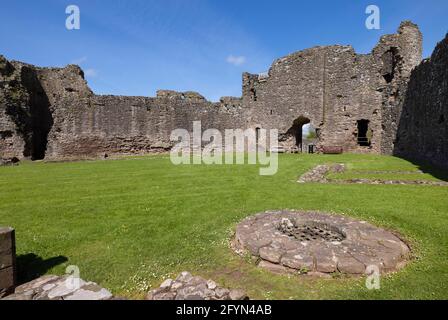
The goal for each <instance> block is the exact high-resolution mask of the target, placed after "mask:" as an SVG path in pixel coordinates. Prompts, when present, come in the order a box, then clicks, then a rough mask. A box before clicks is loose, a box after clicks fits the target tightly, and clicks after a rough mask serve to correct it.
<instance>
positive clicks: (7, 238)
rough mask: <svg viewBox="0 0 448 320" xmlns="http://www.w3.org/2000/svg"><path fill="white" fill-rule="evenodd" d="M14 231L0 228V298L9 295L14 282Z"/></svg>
mask: <svg viewBox="0 0 448 320" xmlns="http://www.w3.org/2000/svg"><path fill="white" fill-rule="evenodd" d="M15 264H16V244H15V234H14V229H12V228H5V227H0V298H2V297H3V296H5V295H7V294H9V293H11V291H12V290H13V289H14V286H15V284H16V283H15V280H16V266H15Z"/></svg>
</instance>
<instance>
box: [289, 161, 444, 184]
mask: <svg viewBox="0 0 448 320" xmlns="http://www.w3.org/2000/svg"><path fill="white" fill-rule="evenodd" d="M345 170H346V167H345V165H344V164H332V165H329V164H321V165H318V166H316V167H314V168H313V169H311V170H309V171H307V172H305V173H304V174H303V175H302V176H300V177H299V179H298V180H297V182H299V183H309V182H317V183H343V184H399V185H426V186H439V187H448V182H446V181H431V180H423V179H422V180H399V179H384V180H382V179H365V178H355V179H330V178H328V174H329V173H342V172H344V171H345ZM364 173H365V174H415V173H417V174H423V172H422V171H415V172H412V171H399V170H394V171H377V170H373V171H364Z"/></svg>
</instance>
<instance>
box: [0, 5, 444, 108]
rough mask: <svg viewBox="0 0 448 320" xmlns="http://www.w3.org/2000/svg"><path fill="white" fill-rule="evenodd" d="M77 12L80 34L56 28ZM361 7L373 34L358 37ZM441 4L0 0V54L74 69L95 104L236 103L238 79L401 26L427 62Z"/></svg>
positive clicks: (440, 25) (440, 24)
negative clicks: (171, 93)
mask: <svg viewBox="0 0 448 320" xmlns="http://www.w3.org/2000/svg"><path fill="white" fill-rule="evenodd" d="M70 4H75V5H78V6H79V8H80V10H81V29H80V30H72V31H69V30H67V29H66V28H65V20H66V18H67V14H66V13H65V8H66V7H67V6H68V5H70ZM369 4H375V5H378V6H379V7H380V9H381V30H367V29H366V28H365V24H364V23H365V19H366V18H367V15H366V14H365V9H366V7H367V6H368V5H369ZM447 16H448V1H446V0H426V1H421V0H387V1H379V0H371V1H364V0H337V1H335V0H333V1H323V0H322V1H319V0H315V1H300V0H276V1H274V0H270V1H266V0H257V1H256V0H238V1H237V0H157V1H155V0H109V1H105V0H70V1H64V0H39V1H25V0H14V1H9V0H8V1H7V0H3V1H1V3H0V39H1V41H0V54H3V55H5V56H6V57H7V58H8V59H14V60H21V61H25V62H28V63H32V64H36V65H39V66H65V65H66V64H69V63H77V64H80V65H81V67H82V68H83V69H84V71H85V73H86V79H87V80H88V83H89V85H90V87H91V88H92V89H93V90H94V92H96V93H98V94H121V95H142V96H154V95H155V92H156V90H158V89H172V90H179V91H187V90H193V91H198V92H200V93H201V94H203V95H204V96H206V97H207V98H209V99H211V100H213V101H217V100H218V99H219V97H221V96H228V95H233V96H240V95H241V74H242V72H244V71H248V72H253V73H260V72H263V71H267V70H268V69H269V66H270V65H271V63H272V61H273V60H275V59H276V58H279V57H282V56H284V55H286V54H289V53H291V52H294V51H297V50H301V49H305V48H308V47H313V46H315V45H331V44H344V45H347V44H351V45H353V47H354V48H355V50H356V51H357V52H359V53H368V52H370V50H371V49H372V48H373V46H374V45H375V44H376V42H377V41H378V39H379V37H380V36H381V35H382V34H386V33H394V32H395V31H396V30H397V28H398V26H399V24H400V21H401V20H404V19H410V20H412V21H414V22H416V23H417V24H418V25H419V26H420V28H421V30H422V32H423V35H424V56H425V57H426V56H429V55H430V54H431V52H432V50H433V48H434V46H435V45H436V43H437V42H438V41H440V40H441V39H442V38H443V37H444V36H445V34H446V33H447V32H448V23H447V21H448V20H447Z"/></svg>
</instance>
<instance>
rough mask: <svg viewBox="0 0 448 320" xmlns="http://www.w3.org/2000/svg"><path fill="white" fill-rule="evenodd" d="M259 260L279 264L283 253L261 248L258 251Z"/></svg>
mask: <svg viewBox="0 0 448 320" xmlns="http://www.w3.org/2000/svg"><path fill="white" fill-rule="evenodd" d="M259 253H260V258H262V259H264V260H266V261H269V262H272V263H279V262H280V259H281V257H282V255H283V254H284V252H283V251H282V250H278V249H275V248H272V247H263V248H261V249H260V250H259Z"/></svg>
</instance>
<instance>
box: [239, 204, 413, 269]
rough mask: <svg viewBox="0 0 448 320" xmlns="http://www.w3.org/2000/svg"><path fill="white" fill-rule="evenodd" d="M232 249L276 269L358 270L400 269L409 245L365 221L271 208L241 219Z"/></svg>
mask: <svg viewBox="0 0 448 320" xmlns="http://www.w3.org/2000/svg"><path fill="white" fill-rule="evenodd" d="M234 248H235V250H236V251H237V252H238V253H249V254H251V255H252V256H254V257H256V258H257V260H258V261H259V262H258V263H259V266H261V267H265V268H267V269H270V270H272V271H275V272H301V273H302V272H318V273H334V272H341V273H345V274H352V275H360V274H364V273H365V272H366V269H367V267H370V268H371V267H372V266H375V267H377V268H378V269H379V270H380V271H381V272H388V271H394V270H398V269H399V268H400V267H401V266H403V265H404V263H405V261H406V258H407V257H408V255H409V252H410V250H409V247H408V246H407V245H406V244H405V243H404V242H403V241H401V240H400V239H399V238H398V237H397V236H395V235H394V234H392V233H391V232H389V231H386V230H384V229H380V228H377V227H375V226H373V225H371V224H369V223H367V222H365V221H359V220H355V219H351V218H347V217H345V216H339V215H332V214H325V213H320V212H299V211H268V212H264V213H260V214H257V215H254V216H251V217H248V218H246V219H245V220H243V221H242V222H241V223H240V224H238V226H237V229H236V234H235V241H234Z"/></svg>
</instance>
